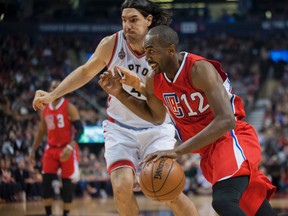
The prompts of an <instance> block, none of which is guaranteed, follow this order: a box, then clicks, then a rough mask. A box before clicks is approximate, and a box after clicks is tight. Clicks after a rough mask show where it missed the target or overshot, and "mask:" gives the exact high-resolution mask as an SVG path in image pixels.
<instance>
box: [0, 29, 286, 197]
mask: <svg viewBox="0 0 288 216" xmlns="http://www.w3.org/2000/svg"><path fill="white" fill-rule="evenodd" d="M101 38H102V35H91V36H89V37H88V36H85V37H84V36H83V37H80V36H77V37H76V36H73V35H70V36H53V35H37V36H36V35H30V36H28V35H17V36H15V35H0V42H1V43H0V119H1V121H0V158H1V159H0V201H2V202H11V201H15V200H26V199H27V200H38V199H40V197H41V182H42V178H41V157H42V155H43V148H44V146H45V140H44V141H43V143H42V145H41V147H40V149H39V150H38V151H37V155H36V159H37V160H36V163H35V164H32V163H31V162H30V161H29V160H28V154H29V151H30V148H31V145H32V143H33V139H34V137H35V135H36V132H37V130H38V128H37V127H38V123H39V113H38V112H35V111H34V110H33V109H32V106H31V104H32V100H33V97H34V93H35V90H37V89H44V90H47V89H48V86H49V83H50V81H51V80H52V79H62V78H64V77H65V76H67V75H68V74H69V73H70V72H71V71H72V70H73V69H75V68H76V67H77V66H79V65H81V64H82V63H84V62H85V61H87V59H88V58H89V56H90V54H91V53H92V52H93V51H94V49H95V48H96V46H97V44H98V43H99V41H100V39H101ZM181 39H182V40H181V44H180V46H179V50H185V51H189V52H193V53H195V54H198V55H202V56H204V57H207V58H210V59H215V60H219V61H220V62H221V63H222V67H223V69H224V70H225V71H226V72H227V73H228V75H229V77H230V80H231V83H232V86H233V88H234V92H235V93H236V94H238V95H240V96H241V97H242V99H243V102H244V105H245V109H246V112H247V113H249V112H250V111H251V110H253V106H254V104H255V101H256V100H257V98H259V94H260V90H261V87H262V86H263V85H262V84H264V83H265V81H267V80H268V79H274V80H276V81H277V82H279V85H278V87H277V90H276V91H275V92H274V93H273V97H272V98H268V99H269V101H270V102H269V105H267V108H266V114H265V118H264V119H263V128H262V129H261V130H260V131H258V134H259V140H260V142H261V147H262V150H263V152H262V154H263V160H262V162H261V169H262V171H263V172H265V173H266V174H267V175H268V176H269V177H270V178H271V180H272V181H273V184H274V185H276V186H277V190H278V192H279V193H284V192H288V162H287V158H288V88H287V86H288V63H287V62H283V61H279V62H274V61H272V60H271V58H270V56H269V51H270V50H273V49H288V41H287V40H285V35H276V34H274V35H273V37H272V36H271V37H270V36H269V35H268V36H266V37H260V34H259V35H254V36H253V39H252V38H250V37H241V38H240V37H236V36H231V35H226V34H221V35H207V36H205V37H196V36H195V37H194V36H190V37H182V38H181ZM81 91H82V93H83V94H84V95H88V96H89V100H90V101H87V100H85V98H84V97H83V96H81V95H79V94H77V92H75V93H71V94H69V95H67V97H68V98H69V99H70V100H71V102H72V103H73V104H75V105H76V106H77V107H78V109H79V111H80V116H81V120H82V121H83V123H84V125H101V123H102V120H103V119H105V116H104V115H103V114H101V112H99V110H98V109H97V108H95V106H93V103H96V104H97V105H99V106H100V107H105V106H106V99H107V95H106V93H104V92H103V91H102V90H101V88H100V87H99V85H98V83H97V77H95V78H94V79H93V80H92V81H91V82H90V83H89V84H87V85H86V86H84V87H82V88H81ZM92 102H93V103H92ZM79 146H80V161H79V164H80V170H81V179H80V181H79V182H78V183H77V185H76V192H75V196H78V197H102V198H105V197H107V196H111V195H112V191H111V183H110V181H109V176H108V174H107V171H106V165H105V160H104V156H103V149H101V150H100V151H97V152H95V151H93V145H91V146H90V147H89V148H88V147H87V146H84V145H82V144H81V143H80V144H79ZM180 162H181V163H182V164H183V167H184V169H185V172H186V176H187V185H186V187H185V192H187V193H189V192H191V193H195V194H210V192H211V185H209V184H208V183H207V181H206V180H205V179H204V178H203V175H202V174H201V171H200V169H199V156H197V155H187V156H185V157H182V158H181V161H180ZM54 185H55V187H54V188H55V190H54V192H55V195H56V197H57V194H58V195H59V194H60V192H61V181H60V180H59V179H55V184H54Z"/></svg>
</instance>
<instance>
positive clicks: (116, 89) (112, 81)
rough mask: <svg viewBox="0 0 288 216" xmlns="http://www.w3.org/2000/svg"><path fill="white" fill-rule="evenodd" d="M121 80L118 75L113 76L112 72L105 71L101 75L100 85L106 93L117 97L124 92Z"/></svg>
mask: <svg viewBox="0 0 288 216" xmlns="http://www.w3.org/2000/svg"><path fill="white" fill-rule="evenodd" d="M120 79H121V76H120V75H119V74H118V73H114V74H113V73H112V72H111V71H105V72H104V73H103V74H101V75H100V79H99V81H98V83H99V85H100V86H101V88H103V90H104V91H105V92H107V93H108V94H110V95H113V96H117V95H118V94H119V93H120V92H121V91H123V89H122V84H121V83H120V82H119V80H120Z"/></svg>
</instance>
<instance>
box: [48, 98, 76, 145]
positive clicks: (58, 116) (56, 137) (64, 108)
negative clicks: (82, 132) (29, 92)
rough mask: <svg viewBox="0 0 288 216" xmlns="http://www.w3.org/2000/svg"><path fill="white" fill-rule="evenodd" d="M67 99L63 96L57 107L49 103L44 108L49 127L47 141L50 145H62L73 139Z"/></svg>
mask: <svg viewBox="0 0 288 216" xmlns="http://www.w3.org/2000/svg"><path fill="white" fill-rule="evenodd" d="M68 104H69V101H68V100H67V99H64V98H62V99H61V100H60V102H59V103H58V104H57V106H56V107H55V108H53V106H52V103H49V104H48V105H47V106H46V107H45V109H44V119H45V123H46V127H47V143H48V144H49V145H50V146H55V147H62V146H66V145H67V144H69V143H70V142H71V141H72V138H73V127H72V123H71V121H70V118H69V113H68Z"/></svg>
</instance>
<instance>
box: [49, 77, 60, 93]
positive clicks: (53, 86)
mask: <svg viewBox="0 0 288 216" xmlns="http://www.w3.org/2000/svg"><path fill="white" fill-rule="evenodd" d="M60 83H61V81H60V80H53V81H52V82H51V84H50V87H49V91H53V90H54V89H56V88H57V86H59V84H60Z"/></svg>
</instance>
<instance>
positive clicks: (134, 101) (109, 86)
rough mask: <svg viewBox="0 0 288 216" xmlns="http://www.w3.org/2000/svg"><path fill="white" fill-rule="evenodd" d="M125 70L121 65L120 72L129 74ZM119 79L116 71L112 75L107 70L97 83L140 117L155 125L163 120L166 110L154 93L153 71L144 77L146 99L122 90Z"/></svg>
mask: <svg viewBox="0 0 288 216" xmlns="http://www.w3.org/2000/svg"><path fill="white" fill-rule="evenodd" d="M126 70H127V69H125V68H122V67H121V72H123V73H124V74H125V76H129V73H127V71H128V70H127V71H126ZM119 80H120V81H121V77H120V76H119V75H118V74H117V73H116V74H115V76H113V75H112V72H111V71H107V72H105V73H103V74H102V75H101V76H100V80H99V85H100V86H101V87H102V88H103V89H104V90H105V91H106V92H107V93H108V94H110V95H113V96H114V97H116V98H117V99H118V100H119V101H120V102H121V103H122V104H124V105H125V106H126V107H127V108H129V109H130V110H131V111H132V112H134V113H135V114H136V115H138V116H139V117H140V118H142V119H144V120H146V121H148V122H151V123H153V124H156V125H158V124H162V123H163V122H164V120H165V118H166V113H167V110H166V108H165V106H164V105H163V103H162V101H161V100H159V99H158V98H157V97H156V96H155V95H154V72H150V73H149V74H148V75H147V77H146V86H145V92H146V99H147V100H146V101H145V100H140V99H138V98H136V97H134V96H132V95H130V94H129V93H128V92H126V91H125V90H123V88H122V86H121V84H120V82H119ZM125 84H127V83H125Z"/></svg>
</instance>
